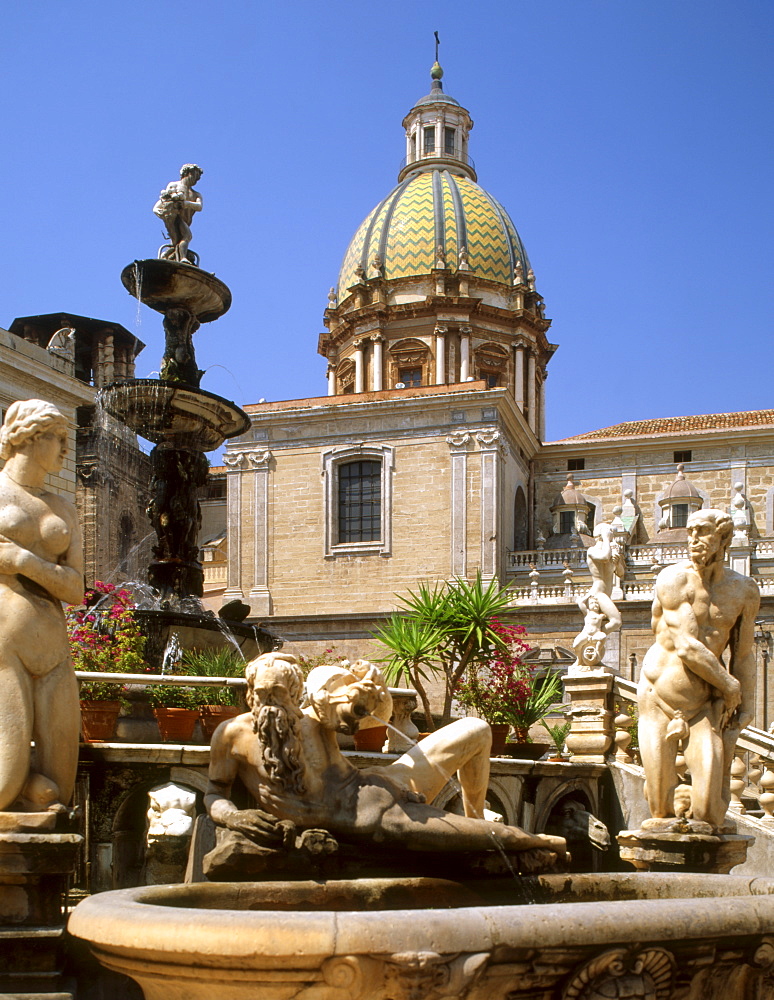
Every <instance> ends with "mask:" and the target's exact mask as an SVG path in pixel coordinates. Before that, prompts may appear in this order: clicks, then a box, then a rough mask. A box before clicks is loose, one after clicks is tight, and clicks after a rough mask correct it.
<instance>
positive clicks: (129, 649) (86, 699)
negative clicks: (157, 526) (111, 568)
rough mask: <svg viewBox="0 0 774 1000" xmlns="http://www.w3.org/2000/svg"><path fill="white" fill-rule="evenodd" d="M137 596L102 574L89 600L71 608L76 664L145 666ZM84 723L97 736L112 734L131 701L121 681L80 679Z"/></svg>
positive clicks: (86, 732)
mask: <svg viewBox="0 0 774 1000" xmlns="http://www.w3.org/2000/svg"><path fill="white" fill-rule="evenodd" d="M134 607H135V605H134V601H133V600H132V595H131V593H130V592H129V591H128V590H126V589H125V588H123V587H116V586H114V585H113V584H112V583H103V582H102V581H101V580H97V582H96V583H95V584H94V587H93V588H92V589H90V590H87V591H86V594H85V595H84V604H83V606H82V607H79V608H69V609H68V611H67V633H68V636H69V638H70V651H71V654H72V658H73V667H74V668H75V669H76V670H81V671H88V672H90V673H108V674H134V673H142V672H143V671H144V670H145V661H144V659H143V650H144V648H145V637H144V635H143V634H142V632H141V630H140V627H139V626H138V625H137V623H136V622H135V620H134V615H133V613H132V612H133V610H134ZM80 698H81V729H82V732H83V738H84V739H85V740H86V741H88V742H92V741H95V740H109V739H111V737H112V736H113V733H114V732H115V727H116V721H117V719H118V715H119V713H120V711H121V709H122V707H125V706H126V705H127V704H128V702H127V700H126V697H125V687H124V685H122V684H120V683H119V682H117V681H99V680H82V681H81V682H80Z"/></svg>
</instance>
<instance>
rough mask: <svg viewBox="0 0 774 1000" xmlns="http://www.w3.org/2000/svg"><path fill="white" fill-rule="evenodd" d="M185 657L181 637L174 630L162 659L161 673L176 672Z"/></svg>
mask: <svg viewBox="0 0 774 1000" xmlns="http://www.w3.org/2000/svg"><path fill="white" fill-rule="evenodd" d="M182 659H183V648H182V646H181V645H180V637H179V636H178V634H177V632H172V633H171V634H170V636H169V639H167V645H166V647H165V648H164V655H163V657H162V659H161V673H162V675H163V674H166V673H170V674H174V673H176V672H177V668H178V667H179V666H180V663H181V661H182Z"/></svg>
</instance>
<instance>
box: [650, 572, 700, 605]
mask: <svg viewBox="0 0 774 1000" xmlns="http://www.w3.org/2000/svg"><path fill="white" fill-rule="evenodd" d="M694 577H695V570H694V569H693V566H692V565H691V563H690V562H687V561H686V562H680V563H674V564H673V565H672V566H667V567H665V568H664V569H662V570H661V572H660V573H659V575H658V577H657V579H656V590H655V594H656V600H657V601H659V602H660V603H661V604H662V605H665V606H666V607H669V608H676V607H678V606H679V605H681V604H685V603H690V602H691V601H692V600H693V584H694V579H693V578H694Z"/></svg>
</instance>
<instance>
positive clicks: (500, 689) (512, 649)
mask: <svg viewBox="0 0 774 1000" xmlns="http://www.w3.org/2000/svg"><path fill="white" fill-rule="evenodd" d="M490 627H491V629H492V632H493V633H494V634H495V635H496V636H497V638H498V640H499V651H498V653H497V654H495V655H494V656H493V657H491V658H489V659H487V660H478V661H476V662H474V663H473V664H471V665H470V666H469V667H468V670H467V672H466V674H465V676H464V677H463V678H462V680H461V681H460V682H459V683H458V685H457V688H456V690H455V696H456V698H457V700H458V701H459V702H460V703H461V704H463V705H465V706H467V707H468V708H473V709H475V710H476V712H477V713H478V714H479V715H480V716H481V717H482V718H483V719H485V720H486V721H487V722H488V723H489V725H490V726H492V737H493V738H492V755H493V756H497V755H498V753H502V752H503V751H504V749H505V742H506V738H507V734H508V730H509V729H510V727H513V729H514V732H515V736H516V741H517V743H522V744H524V743H531V742H532V739H531V738H530V736H529V728H530V726H533V725H535V723H537V722H540V721H541V720H542V719H543V718H544V717H545V716H546V715H547V714H548V713H549V711H550V709H551V706H552V705H553V704H554V702H556V701H557V700H558V699H559V698H560V697H561V691H562V681H561V677H560V676H559V675H558V674H552V673H549V674H546V675H545V676H543V677H538V676H536V674H535V672H534V670H533V669H530V667H529V666H528V665H527V664H525V663H524V662H523V661H522V659H521V657H522V656H523V655H524V653H526V652H527V651H528V650H529V645H528V643H527V642H526V639H525V636H526V629H525V628H524V626H523V625H504V624H503V623H502V622H500V621H499V620H497V619H493V620H492V622H491V623H490Z"/></svg>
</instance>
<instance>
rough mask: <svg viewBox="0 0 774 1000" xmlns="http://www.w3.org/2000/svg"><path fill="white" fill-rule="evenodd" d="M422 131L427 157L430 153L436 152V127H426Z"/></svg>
mask: <svg viewBox="0 0 774 1000" xmlns="http://www.w3.org/2000/svg"><path fill="white" fill-rule="evenodd" d="M422 131H423V133H424V142H425V156H427V155H428V153H434V152H435V126H434V125H426V126H425V128H424V129H423V130H422Z"/></svg>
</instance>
